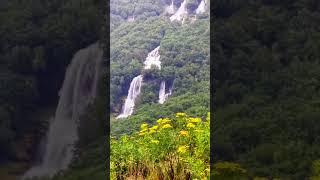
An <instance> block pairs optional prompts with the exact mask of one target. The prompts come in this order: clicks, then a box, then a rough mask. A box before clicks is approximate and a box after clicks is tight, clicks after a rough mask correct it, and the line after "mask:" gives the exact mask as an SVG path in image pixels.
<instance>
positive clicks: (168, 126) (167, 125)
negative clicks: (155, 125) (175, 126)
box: [162, 124, 172, 129]
mask: <svg viewBox="0 0 320 180" xmlns="http://www.w3.org/2000/svg"><path fill="white" fill-rule="evenodd" d="M167 128H172V126H171V125H170V124H165V125H164V126H162V129H167Z"/></svg>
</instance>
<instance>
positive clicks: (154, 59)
mask: <svg viewBox="0 0 320 180" xmlns="http://www.w3.org/2000/svg"><path fill="white" fill-rule="evenodd" d="M159 49H160V46H158V47H156V48H155V49H154V50H152V51H151V52H150V53H149V54H148V56H147V58H146V60H145V61H144V69H150V68H151V67H152V66H156V67H157V68H159V69H161V62H160V54H159ZM142 80H143V76H142V75H139V76H137V77H135V78H133V80H132V81H131V83H130V87H129V90H128V96H127V98H126V100H125V103H124V105H123V107H122V111H121V114H120V115H118V116H117V117H116V118H117V119H118V118H126V117H128V116H130V115H131V114H132V113H133V109H134V105H135V100H136V98H137V97H138V96H139V94H140V92H141V86H142Z"/></svg>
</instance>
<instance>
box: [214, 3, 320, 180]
mask: <svg viewBox="0 0 320 180" xmlns="http://www.w3.org/2000/svg"><path fill="white" fill-rule="evenodd" d="M314 3H315V1H308V2H304V1H302V0H292V1H250V2H245V1H242V0H232V1H217V2H216V3H214V4H213V6H214V7H213V11H212V14H213V15H214V17H215V18H214V37H213V38H214V43H213V52H215V53H214V54H212V56H213V59H214V60H215V61H213V64H212V66H211V67H212V72H213V73H214V74H213V77H214V83H213V84H214V85H215V88H214V89H215V92H214V97H215V98H214V99H215V101H214V105H213V106H214V107H216V113H215V115H216V121H215V123H214V124H215V126H214V129H213V136H214V137H216V139H221V140H219V141H217V142H214V147H215V154H216V157H217V158H216V160H217V161H234V162H240V163H241V164H242V165H243V166H244V167H246V168H247V171H248V173H249V174H255V175H257V176H262V177H281V178H284V179H304V178H305V177H308V175H309V171H308V169H309V166H310V164H311V163H312V161H313V160H314V159H316V158H318V157H319V148H320V146H319V143H318V141H319V138H318V135H319V133H318V132H320V131H319V128H320V127H319V125H318V123H317V122H316V119H319V117H320V114H319V113H318V112H319V110H320V109H319V106H318V102H319V99H320V94H319V91H317V90H316V89H317V88H316V87H317V84H318V82H319V80H320V77H319V75H318V74H319V73H316V72H319V70H320V69H319V67H320V66H319V58H318V57H319V56H318V52H319V51H318V50H316V49H319V43H318V42H317V41H318V40H316V39H318V38H315V37H318V36H319V33H318V31H317V30H316V29H317V28H318V27H319V26H318V25H317V23H316V20H315V19H318V18H319V15H318V14H317V13H315V12H316V9H317V8H315V7H313V8H312V7H311V4H313V5H315V4H314ZM307 17H308V18H307ZM305 29H308V31H305Z"/></svg>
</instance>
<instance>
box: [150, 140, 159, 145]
mask: <svg viewBox="0 0 320 180" xmlns="http://www.w3.org/2000/svg"><path fill="white" fill-rule="evenodd" d="M151 143H153V144H159V141H158V140H151Z"/></svg>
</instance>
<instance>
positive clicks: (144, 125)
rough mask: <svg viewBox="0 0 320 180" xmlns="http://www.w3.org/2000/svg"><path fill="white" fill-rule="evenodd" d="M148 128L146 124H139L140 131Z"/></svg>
mask: <svg viewBox="0 0 320 180" xmlns="http://www.w3.org/2000/svg"><path fill="white" fill-rule="evenodd" d="M148 126H149V125H148V124H147V123H143V124H141V126H140V128H141V129H142V130H144V129H147V128H148Z"/></svg>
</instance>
